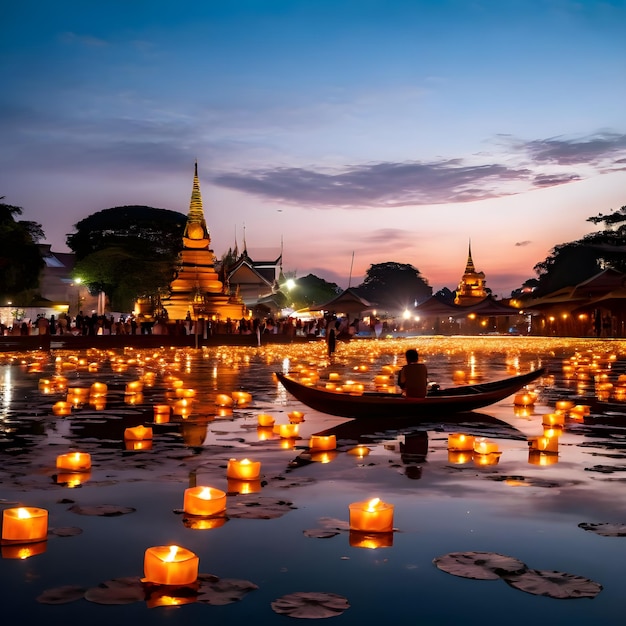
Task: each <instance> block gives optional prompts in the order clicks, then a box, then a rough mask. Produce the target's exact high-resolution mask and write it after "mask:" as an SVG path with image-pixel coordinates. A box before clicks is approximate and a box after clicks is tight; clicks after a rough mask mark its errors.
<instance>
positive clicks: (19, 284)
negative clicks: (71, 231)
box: [0, 198, 45, 299]
mask: <svg viewBox="0 0 626 626" xmlns="http://www.w3.org/2000/svg"><path fill="white" fill-rule="evenodd" d="M2 199H4V198H0V200H2ZM21 214H22V209H21V207H17V206H12V205H10V204H4V203H0V294H2V296H3V297H5V298H6V297H10V298H15V299H17V298H18V297H19V294H22V295H24V294H25V293H26V292H27V291H29V290H32V289H34V288H36V287H37V286H38V285H39V274H40V272H41V270H42V269H43V267H44V261H43V258H42V256H41V252H40V251H39V246H38V245H37V243H38V242H39V240H40V239H43V238H44V236H45V235H44V232H43V230H42V228H41V224H38V223H36V222H29V221H26V220H16V219H15V216H16V215H21Z"/></svg>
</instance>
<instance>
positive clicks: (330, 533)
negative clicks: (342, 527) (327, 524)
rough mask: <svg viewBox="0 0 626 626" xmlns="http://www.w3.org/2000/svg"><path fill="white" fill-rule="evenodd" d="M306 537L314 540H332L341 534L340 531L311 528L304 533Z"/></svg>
mask: <svg viewBox="0 0 626 626" xmlns="http://www.w3.org/2000/svg"><path fill="white" fill-rule="evenodd" d="M302 532H303V533H304V536H305V537H312V538H313V539H330V538H331V537H335V536H336V535H338V534H339V532H340V531H338V530H327V529H325V528H309V529H308V530H304V531H302Z"/></svg>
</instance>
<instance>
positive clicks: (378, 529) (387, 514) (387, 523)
mask: <svg viewBox="0 0 626 626" xmlns="http://www.w3.org/2000/svg"><path fill="white" fill-rule="evenodd" d="M348 508H349V510H350V530H358V531H361V532H366V533H388V532H392V531H393V508H394V507H393V504H387V503H386V502H383V501H382V500H380V499H379V498H373V499H372V500H364V501H362V502H353V503H352V504H350V505H349V506H348Z"/></svg>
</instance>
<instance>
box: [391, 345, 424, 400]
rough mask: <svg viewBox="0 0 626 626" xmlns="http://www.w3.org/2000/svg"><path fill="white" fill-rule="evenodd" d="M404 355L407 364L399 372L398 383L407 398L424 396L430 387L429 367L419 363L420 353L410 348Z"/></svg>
mask: <svg viewBox="0 0 626 626" xmlns="http://www.w3.org/2000/svg"><path fill="white" fill-rule="evenodd" d="M404 356H405V357H406V365H405V366H404V367H403V368H402V369H401V370H400V371H399V372H398V385H399V387H400V389H402V391H403V393H404V395H405V396H406V397H407V398H424V397H425V396H426V391H427V389H428V369H427V368H426V365H424V364H423V363H418V361H419V354H418V352H417V350H416V349H415V348H409V349H408V350H407V351H406V352H405V354H404Z"/></svg>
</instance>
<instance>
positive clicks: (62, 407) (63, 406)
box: [52, 400, 72, 415]
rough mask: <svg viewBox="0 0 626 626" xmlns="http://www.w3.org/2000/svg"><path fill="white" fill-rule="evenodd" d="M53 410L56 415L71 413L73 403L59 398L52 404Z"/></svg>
mask: <svg viewBox="0 0 626 626" xmlns="http://www.w3.org/2000/svg"><path fill="white" fill-rule="evenodd" d="M52 412H53V413H54V414H55V415H69V414H70V413H71V412H72V404H71V403H70V402H64V401H62V400H59V401H58V402H55V403H54V404H53V405H52Z"/></svg>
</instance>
